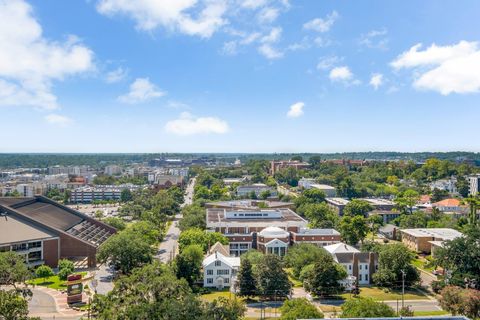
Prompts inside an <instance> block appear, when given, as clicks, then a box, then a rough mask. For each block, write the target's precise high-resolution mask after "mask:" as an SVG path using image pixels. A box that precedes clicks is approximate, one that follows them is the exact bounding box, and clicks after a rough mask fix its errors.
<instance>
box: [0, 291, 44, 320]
mask: <svg viewBox="0 0 480 320" xmlns="http://www.w3.org/2000/svg"><path fill="white" fill-rule="evenodd" d="M0 318H1V319H5V320H27V319H30V320H33V319H38V320H40V318H29V317H28V304H27V301H26V300H25V298H24V297H22V296H21V295H19V293H18V291H16V290H8V291H7V290H0Z"/></svg>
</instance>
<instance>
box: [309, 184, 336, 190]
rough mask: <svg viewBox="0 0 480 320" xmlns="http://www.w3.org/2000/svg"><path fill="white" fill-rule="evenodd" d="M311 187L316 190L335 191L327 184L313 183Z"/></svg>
mask: <svg viewBox="0 0 480 320" xmlns="http://www.w3.org/2000/svg"><path fill="white" fill-rule="evenodd" d="M312 187H314V188H317V189H326V190H335V187H332V186H329V185H328V184H319V183H314V184H312Z"/></svg>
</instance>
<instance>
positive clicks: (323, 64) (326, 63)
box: [317, 56, 343, 70]
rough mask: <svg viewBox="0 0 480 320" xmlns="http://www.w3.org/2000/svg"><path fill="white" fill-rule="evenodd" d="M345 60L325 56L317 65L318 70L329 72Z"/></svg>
mask: <svg viewBox="0 0 480 320" xmlns="http://www.w3.org/2000/svg"><path fill="white" fill-rule="evenodd" d="M342 60H343V58H339V57H337V56H323V57H320V59H319V61H318V64H317V69H319V70H328V69H330V68H332V67H333V66H335V65H336V64H338V63H339V62H341V61H342Z"/></svg>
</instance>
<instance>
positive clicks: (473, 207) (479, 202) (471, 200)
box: [463, 195, 480, 225]
mask: <svg viewBox="0 0 480 320" xmlns="http://www.w3.org/2000/svg"><path fill="white" fill-rule="evenodd" d="M463 201H464V202H465V203H467V204H468V207H469V208H470V212H469V214H468V223H470V224H471V225H476V224H477V215H478V214H477V210H478V208H479V207H480V198H479V197H478V195H475V196H470V197H468V198H465V199H463Z"/></svg>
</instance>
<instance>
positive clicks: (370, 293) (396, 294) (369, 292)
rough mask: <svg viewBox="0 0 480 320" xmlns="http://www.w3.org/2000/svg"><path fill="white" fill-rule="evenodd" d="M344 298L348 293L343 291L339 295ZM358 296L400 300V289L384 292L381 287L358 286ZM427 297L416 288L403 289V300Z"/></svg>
mask: <svg viewBox="0 0 480 320" xmlns="http://www.w3.org/2000/svg"><path fill="white" fill-rule="evenodd" d="M340 296H341V297H342V298H344V299H348V298H350V294H349V293H343V294H341V295H340ZM360 296H361V297H371V298H373V299H374V300H377V301H384V300H397V299H399V300H401V299H402V291H401V290H389V291H387V292H385V291H384V290H383V289H382V288H379V287H360ZM422 299H428V298H427V296H426V295H425V294H424V293H423V292H421V291H418V290H405V300H422Z"/></svg>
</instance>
